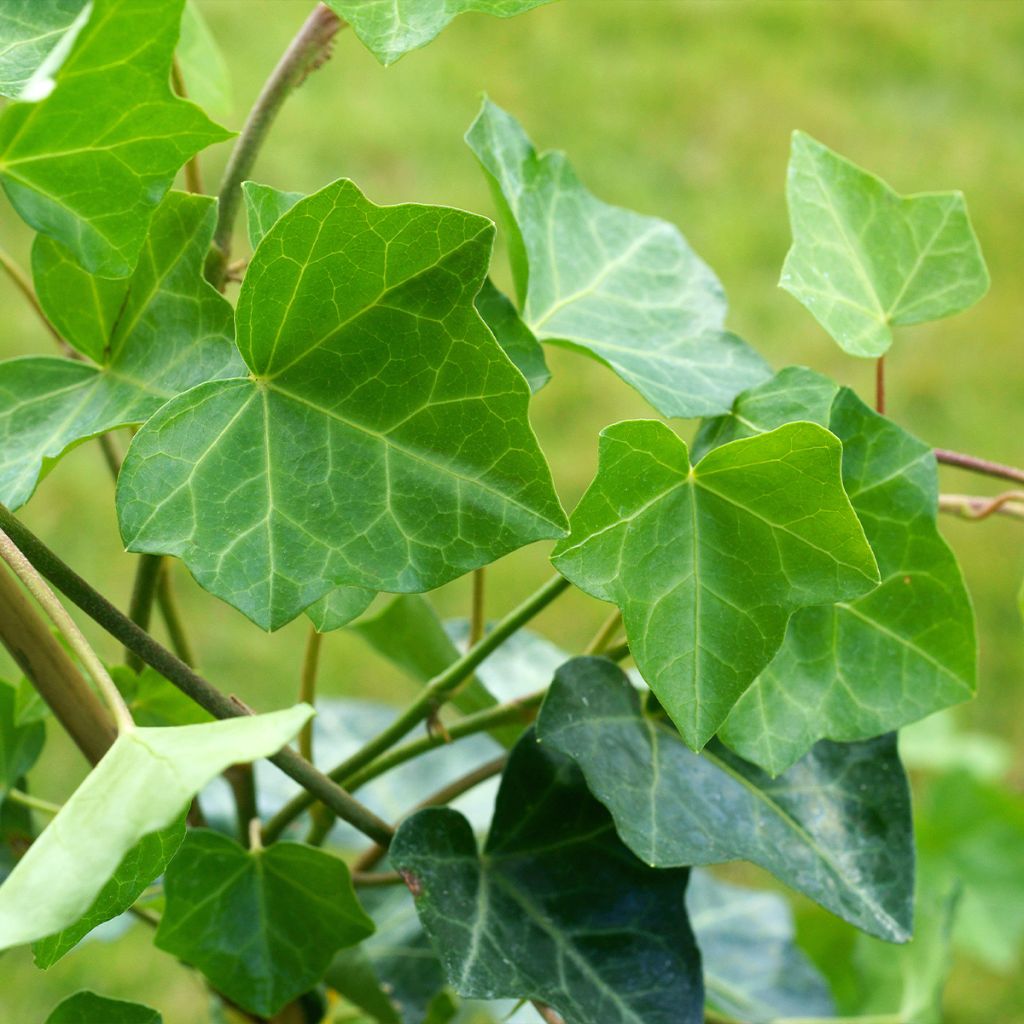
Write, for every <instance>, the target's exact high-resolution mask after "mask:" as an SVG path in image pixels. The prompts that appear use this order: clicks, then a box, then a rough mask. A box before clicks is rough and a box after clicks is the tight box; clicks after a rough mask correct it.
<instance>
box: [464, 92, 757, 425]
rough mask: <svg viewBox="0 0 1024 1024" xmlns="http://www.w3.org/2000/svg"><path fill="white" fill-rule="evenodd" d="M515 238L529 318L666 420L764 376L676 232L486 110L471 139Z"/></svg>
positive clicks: (713, 283) (515, 261)
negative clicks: (597, 192) (614, 198)
mask: <svg viewBox="0 0 1024 1024" xmlns="http://www.w3.org/2000/svg"><path fill="white" fill-rule="evenodd" d="M466 141H467V142H468V143H469V145H470V148H471V149H472V150H473V152H474V153H475V154H476V156H477V159H479V161H480V163H481V165H482V166H483V168H484V171H485V172H486V174H487V176H488V179H489V180H490V182H491V186H492V191H493V192H494V195H495V201H496V202H497V204H498V206H499V209H500V210H501V213H502V218H503V224H504V227H505V230H506V234H507V236H508V245H509V250H510V257H511V260H512V269H513V271H514V274H515V278H516V290H517V293H518V298H519V305H520V308H521V312H522V318H523V321H524V322H525V324H526V326H527V327H529V329H530V330H531V331H532V332H533V334H534V335H535V336H536V337H537V338H539V339H540V340H541V341H549V342H553V343H555V344H559V345H563V346H566V347H568V348H572V349H576V350H579V351H582V352H585V353H587V354H589V355H591V356H593V357H594V358H596V359H598V360H600V361H601V362H603V363H605V364H606V365H607V366H609V367H611V369H613V370H614V371H615V372H616V373H617V374H618V375H619V376H620V377H621V378H622V379H623V380H625V381H626V382H627V383H628V384H631V385H632V386H633V387H634V388H636V389H637V390H638V391H639V392H640V394H642V395H643V396H644V398H646V399H647V400H648V401H649V402H650V403H651V404H652V405H653V406H654V407H655V408H656V409H657V410H658V411H659V412H661V413H663V414H664V415H666V416H705V415H711V414H713V413H715V412H721V411H724V410H725V409H727V408H728V407H729V403H730V402H731V401H732V399H733V398H734V397H735V396H736V395H737V394H738V393H739V392H740V391H743V390H744V389H745V388H748V387H751V386H752V385H753V384H756V383H757V382H758V381H761V380H763V379H764V378H765V377H767V376H768V374H769V372H770V371H769V370H768V367H767V365H766V364H765V362H764V360H762V359H761V357H760V356H758V355H757V354H756V353H755V352H754V351H753V350H752V349H751V348H749V347H748V346H747V345H746V344H744V342H742V341H740V339H739V338H737V337H736V336H735V335H732V334H729V333H728V332H726V331H725V330H724V328H723V324H724V322H725V309H726V304H725V295H724V294H723V292H722V286H721V285H720V284H719V282H718V279H717V278H716V277H715V275H714V273H712V271H711V269H710V268H709V267H708V266H707V265H706V264H705V263H703V262H702V261H701V260H700V259H699V258H698V256H697V255H696V254H695V253H694V252H693V250H692V249H691V248H690V247H689V245H687V243H686V240H685V239H684V238H683V236H682V235H681V234H680V233H679V231H678V230H677V229H676V228H675V227H673V226H672V225H671V224H668V223H666V222H665V221H662V220H657V219H656V218H654V217H644V216H641V215H640V214H637V213H633V212H631V211H629V210H624V209H620V208H619V207H615V206H609V205H608V204H607V203H603V202H601V200H599V199H597V198H596V197H595V196H593V195H592V194H591V193H590V192H588V191H587V190H586V189H585V188H584V187H583V185H582V183H581V182H580V181H579V179H578V178H577V177H576V174H575V172H574V171H573V169H572V168H571V167H570V166H569V163H568V161H567V160H566V158H565V156H564V154H562V153H544V154H541V155H538V154H537V152H536V150H534V148H533V146H532V145H531V143H530V140H529V139H528V138H527V137H526V134H525V133H524V132H523V130H522V128H521V127H520V126H519V124H518V123H517V122H516V121H515V119H514V118H512V117H511V115H509V114H507V113H506V112H505V111H503V110H502V109H501V108H500V107H497V106H495V105H494V104H493V103H491V102H490V101H489V100H485V101H484V106H483V109H482V110H481V111H480V114H479V115H478V117H477V119H476V121H475V122H474V123H473V124H472V126H471V127H470V129H469V132H468V133H467V134H466Z"/></svg>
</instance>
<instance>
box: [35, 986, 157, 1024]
mask: <svg viewBox="0 0 1024 1024" xmlns="http://www.w3.org/2000/svg"><path fill="white" fill-rule="evenodd" d="M162 1022H163V1017H161V1016H160V1014H159V1013H157V1012H156V1010H153V1009H151V1008H150V1007H148V1006H143V1005H142V1004H141V1003H126V1002H124V1001H123V1000H121V999H107V998H106V997H105V996H98V995H96V993H95V992H76V993H75V994H74V995H73V996H68V998H67V999H65V1000H64V1002H62V1003H61V1004H60V1005H59V1006H58V1007H57V1008H56V1009H55V1010H54V1011H53V1013H51V1014H50V1016H49V1017H47V1018H46V1024H162Z"/></svg>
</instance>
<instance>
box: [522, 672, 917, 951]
mask: <svg viewBox="0 0 1024 1024" xmlns="http://www.w3.org/2000/svg"><path fill="white" fill-rule="evenodd" d="M537 735H538V736H539V738H540V739H541V741H542V744H543V745H544V746H545V747H547V746H552V747H554V748H555V749H556V750H558V751H559V752H560V753H562V754H565V755H568V756H571V757H572V758H573V760H574V761H576V763H577V764H578V765H579V766H580V768H581V769H582V771H583V774H584V775H585V776H586V780H587V785H588V786H589V787H590V790H591V792H592V793H593V794H594V796H596V797H597V799H598V800H600V801H601V802H602V803H603V804H604V805H605V806H606V807H607V808H608V809H609V811H611V814H612V817H613V818H614V819H615V825H616V828H617V829H618V832H619V835H620V836H621V837H622V840H623V842H625V843H626V845H627V846H628V847H629V848H630V849H631V850H632V851H633V852H634V853H635V854H636V855H637V856H638V857H640V858H641V859H642V860H643V861H645V862H646V863H648V864H650V865H652V866H656V867H663V868H669V867H677V866H681V865H686V864H721V863H725V862H726V861H731V860H749V861H751V862H752V863H754V864H759V865H760V866H761V867H764V868H766V869H767V870H768V871H771V872H772V873H773V874H774V875H776V876H777V877H778V878H780V879H781V880H782V881H784V882H786V884H787V885H790V886H792V887H793V888H794V889H797V890H798V891H800V892H802V893H804V894H806V895H807V896H810V897H811V899H813V900H816V901H817V902H818V903H820V904H821V905H822V906H823V907H825V908H826V909H828V910H831V911H832V913H834V914H837V915H838V916H839V917H842V918H843V919H844V920H846V921H849V922H850V923H851V924H855V925H856V926H857V927H858V928H861V929H863V930H864V931H867V932H870V933H871V934H873V935H877V936H879V937H880V938H883V939H886V940H888V941H890V942H905V941H906V940H907V939H908V938H909V937H910V930H911V918H912V913H913V891H914V845H913V830H912V826H911V819H910V794H909V791H908V787H907V780H906V776H905V775H904V773H903V769H902V767H901V765H900V762H899V757H898V756H897V753H896V739H895V737H894V736H892V735H890V736H883V737H880V738H879V739H876V740H870V741H868V742H866V743H861V744H836V743H820V744H818V746H816V747H815V748H814V750H813V751H812V752H811V753H810V754H808V755H807V756H806V757H805V758H804V759H803V760H802V761H800V762H799V763H798V764H796V765H794V766H793V767H792V768H791V769H790V770H789V771H788V772H787V773H786V774H785V775H783V776H781V777H780V778H777V779H772V778H771V777H770V776H768V775H766V774H765V773H764V772H762V771H760V770H759V769H758V768H756V767H755V766H754V765H751V764H748V763H746V762H744V761H742V760H740V759H739V758H737V757H736V756H735V755H733V754H731V753H730V752H729V751H728V750H726V749H725V748H724V747H723V746H722V745H721V744H719V743H715V744H712V745H710V746H709V747H708V748H707V749H706V750H705V751H704V752H703V753H702V754H699V755H698V754H694V753H693V752H692V751H690V750H688V749H687V748H686V747H685V746H684V745H683V743H682V742H681V741H680V739H679V738H678V736H677V734H676V732H675V730H673V729H672V727H671V725H670V724H669V723H667V722H666V721H664V719H661V718H655V717H651V716H648V715H644V714H643V712H642V711H641V709H640V699H639V695H638V694H637V691H636V690H635V689H634V687H633V686H632V684H631V683H630V682H629V680H628V678H627V677H626V676H625V674H624V673H623V672H622V671H621V670H620V669H619V668H618V667H617V666H615V665H614V664H612V663H611V662H609V661H606V660H605V659H603V658H577V659H574V660H573V661H571V662H569V663H568V664H567V665H565V666H563V667H562V668H561V669H560V670H559V672H558V674H557V675H556V676H555V682H554V684H553V685H552V688H551V690H550V692H549V693H548V696H547V699H546V700H545V702H544V707H543V709H542V711H541V716H540V720H539V722H538V726H537Z"/></svg>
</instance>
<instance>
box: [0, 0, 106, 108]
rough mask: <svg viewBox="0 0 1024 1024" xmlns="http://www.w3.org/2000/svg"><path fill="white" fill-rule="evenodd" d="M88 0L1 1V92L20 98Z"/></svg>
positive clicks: (4, 94)
mask: <svg viewBox="0 0 1024 1024" xmlns="http://www.w3.org/2000/svg"><path fill="white" fill-rule="evenodd" d="M85 4H86V0H4V3H3V5H0V96H7V97H9V98H10V99H17V98H18V97H19V96H20V95H21V93H22V90H23V89H24V88H25V86H26V85H27V84H28V82H29V80H30V79H31V78H32V76H33V75H34V74H35V72H36V71H37V70H38V68H39V65H40V64H42V63H43V61H44V60H45V59H46V57H47V56H48V55H49V54H50V53H51V52H52V51H53V49H54V47H55V46H57V44H58V43H59V42H60V40H61V37H62V36H63V35H64V34H65V32H67V31H68V29H69V28H70V27H71V25H72V23H73V22H74V20H75V18H77V17H78V15H79V14H80V13H81V11H82V8H83V7H84V6H85Z"/></svg>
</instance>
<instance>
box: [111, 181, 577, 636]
mask: <svg viewBox="0 0 1024 1024" xmlns="http://www.w3.org/2000/svg"><path fill="white" fill-rule="evenodd" d="M492 234H493V228H492V226H491V225H490V224H489V222H487V221H486V220H484V219H483V218H480V217H476V216H474V215H472V214H468V213H463V212H461V211H458V210H452V209H448V208H444V207H431V206H413V205H407V206H390V207H380V206H375V205H374V204H373V203H371V202H369V201H368V200H366V199H365V198H364V197H363V196H362V194H361V193H360V192H359V190H358V189H357V188H356V187H355V186H354V185H353V184H352V183H351V182H348V181H340V182H336V183H335V184H333V185H329V186H327V188H325V189H323V190H322V191H320V192H318V193H315V194H314V195H312V196H309V197H308V198H306V199H303V200H302V201H301V202H299V203H297V204H296V205H295V206H293V207H292V209H291V210H289V211H288V213H286V214H285V215H284V216H282V217H281V218H280V220H278V221H277V223H276V224H275V225H274V226H273V228H271V230H270V231H269V232H268V234H267V235H266V236H265V237H264V239H263V241H262V242H261V243H260V245H259V248H258V250H257V252H256V254H255V255H254V256H253V259H252V262H251V263H250V265H249V269H248V271H247V273H246V276H245V281H244V282H243V285H242V291H241V295H240V297H239V303H238V311H237V317H236V319H237V324H238V345H239V349H240V350H241V352H242V355H243V357H244V358H245V360H246V362H247V364H248V366H249V369H250V370H251V371H252V377H250V378H246V379H240V380H233V381H214V382H212V383H208V384H203V385H200V386H199V387H196V388H193V389H192V390H191V391H189V392H187V393H186V394H184V395H180V396H179V397H178V398H176V399H174V400H172V401H171V402H169V403H168V404H167V405H165V406H164V407H163V408H162V409H161V410H160V412H159V413H158V414H157V415H156V416H154V417H153V418H152V419H151V420H149V422H148V423H147V424H146V425H145V426H144V427H143V428H142V430H140V431H139V433H138V434H137V435H136V437H135V439H134V441H133V442H132V445H131V448H130V450H129V452H128V455H127V457H126V459H125V464H124V468H123V470H122V472H121V476H120V479H119V481H118V499H117V501H118V512H119V517H120V522H121V531H122V535H123V537H124V539H125V542H126V544H127V546H128V547H129V548H130V549H131V550H133V551H150V552H159V553H163V554H174V555H178V556H179V557H181V558H182V559H183V560H184V561H185V563H186V564H187V565H188V567H189V568H190V569H191V570H192V573H193V575H194V576H195V577H196V579H197V580H198V581H199V583H200V584H201V585H202V586H204V587H206V589H208V590H210V591H212V592H213V593H214V594H216V595H217V596H218V597H220V598H222V599H223V600H226V601H228V602H229V603H231V604H233V605H235V607H237V608H239V609H240V610H241V611H243V612H244V613H245V614H246V615H248V616H249V617H250V618H251V619H253V621H255V622H257V623H258V624H259V625H261V626H263V627H264V628H267V629H276V628H277V627H278V626H281V625H283V624H284V623H286V622H288V621H289V620H290V619H292V618H294V617H295V616H296V615H297V614H299V612H301V611H302V610H303V609H305V608H307V607H308V606H309V605H311V604H313V603H314V602H315V601H317V600H319V599H320V598H321V597H323V596H324V595H325V594H327V593H329V592H330V591H331V590H333V589H334V588H335V587H337V586H342V585H344V586H356V587H362V588H365V589H368V590H387V591H392V592H398V593H406V592H415V591H423V590H432V589H434V588H435V587H438V586H440V585H441V584H442V583H445V582H447V581H448V580H451V579H454V578H455V577H457V576H460V575H462V574H463V573H466V572H468V571H470V570H471V569H475V568H477V567H479V566H481V565H484V564H486V563H488V562H491V561H493V560H494V559H496V558H499V557H501V556H502V555H504V554H506V553H508V552H509V551H512V550H514V549H516V548H518V547H521V546H522V545H524V544H527V543H530V542H531V541H535V540H541V539H545V538H550V537H558V536H562V535H563V534H564V523H565V520H564V514H563V512H562V509H561V507H560V506H559V504H558V499H557V497H556V496H555V493H554V489H553V487H552V483H551V475H550V471H549V470H548V467H547V464H546V462H545V461H544V457H543V455H542V454H541V452H540V449H539V447H538V445H537V441H536V438H535V437H534V434H533V431H532V429H531V428H530V425H529V421H528V419H527V407H528V402H529V388H528V386H527V384H526V381H525V380H524V379H523V377H522V375H521V374H520V373H519V372H518V371H517V370H516V369H515V367H514V366H513V365H512V364H511V363H510V362H509V360H508V358H507V357H506V356H505V354H504V353H503V352H502V351H501V349H500V347H499V346H498V345H497V343H496V342H495V341H494V339H493V337H492V336H491V334H490V332H489V331H488V330H487V329H486V327H485V326H484V324H483V321H481V320H480V318H479V316H478V314H477V313H476V310H475V309H474V307H473V299H474V298H475V297H476V294H477V292H478V291H479V290H480V286H481V284H482V282H483V278H484V275H485V273H486V269H487V263H488V259H489V255H490V247H491V238H492ZM356 251H358V252H359V254H360V258H359V261H358V262H356V261H354V260H353V258H352V253H353V252H356ZM282 295H286V296H290V300H289V301H287V302H282V299H281V297H282Z"/></svg>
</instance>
